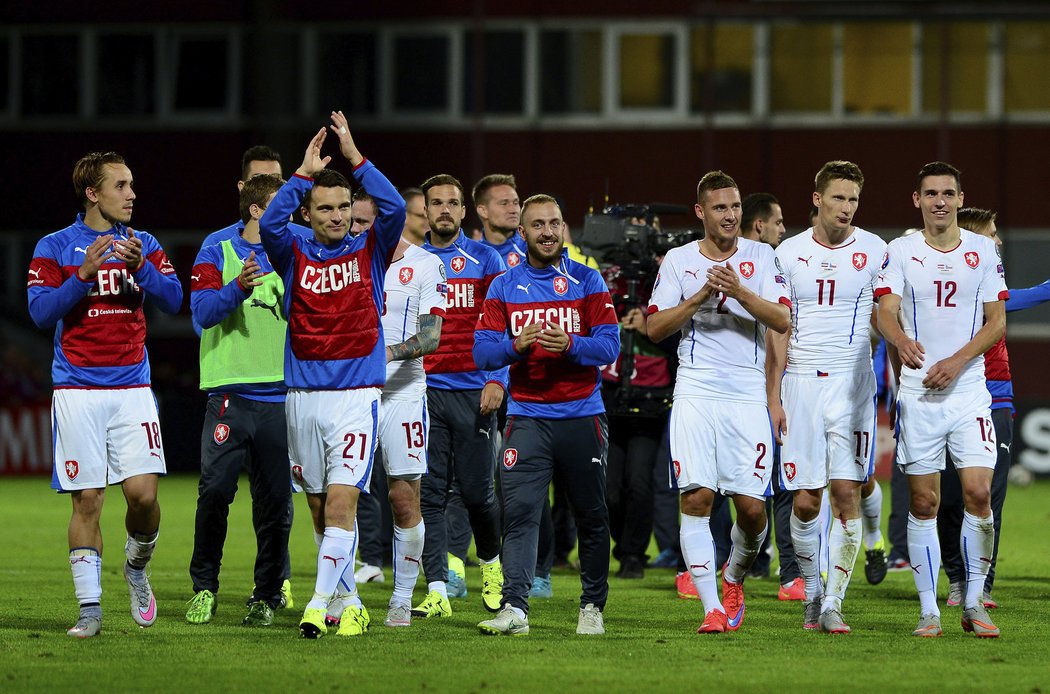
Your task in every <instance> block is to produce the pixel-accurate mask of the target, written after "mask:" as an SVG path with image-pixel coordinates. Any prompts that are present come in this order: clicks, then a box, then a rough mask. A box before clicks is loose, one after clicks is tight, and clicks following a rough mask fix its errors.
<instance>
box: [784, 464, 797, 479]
mask: <svg viewBox="0 0 1050 694" xmlns="http://www.w3.org/2000/svg"><path fill="white" fill-rule="evenodd" d="M797 472H798V470H796V469H795V464H794V463H784V476H785V477H787V478H788V482H791V481H792V480H794V479H795V474H796V473H797Z"/></svg>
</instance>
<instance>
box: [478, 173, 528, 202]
mask: <svg viewBox="0 0 1050 694" xmlns="http://www.w3.org/2000/svg"><path fill="white" fill-rule="evenodd" d="M496 186H510V187H511V188H513V189H514V191H515V192H517V190H518V183H517V181H515V180H514V174H489V175H488V176H483V177H482V178H481V180H480V181H478V182H477V183H475V184H474V191H473V192H472V193H471V195H472V197H473V198H474V204H475V205H484V204H486V203H487V202H488V201H489V191H490V190H492V189H493V188H495V187H496Z"/></svg>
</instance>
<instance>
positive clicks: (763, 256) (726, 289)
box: [646, 171, 790, 633]
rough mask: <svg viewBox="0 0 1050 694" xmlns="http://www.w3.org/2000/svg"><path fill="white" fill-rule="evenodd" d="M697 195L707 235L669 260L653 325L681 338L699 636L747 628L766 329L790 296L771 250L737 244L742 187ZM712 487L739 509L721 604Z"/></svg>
mask: <svg viewBox="0 0 1050 694" xmlns="http://www.w3.org/2000/svg"><path fill="white" fill-rule="evenodd" d="M696 197H697V204H696V208H695V210H696V216H697V217H699V218H700V220H701V221H703V223H704V232H705V235H704V238H703V240H701V241H698V242H692V243H689V244H687V245H685V246H680V247H679V248H675V249H672V250H671V251H669V252H668V253H667V255H665V256H664V260H663V264H662V265H661V266H660V274H659V275H658V277H657V281H656V286H655V287H654V288H653V295H652V299H651V300H650V302H649V314H650V315H649V318H648V321H647V326H646V327H647V330H648V333H649V339H651V340H652V341H654V342H659V341H661V340H663V339H665V338H667V337H668V336H670V335H671V334H673V333H675V332H678V331H680V332H681V333H682V341H681V342H680V343H679V347H678V357H679V360H680V365H679V367H678V375H677V379H676V383H675V393H674V405H673V406H672V408H671V424H670V433H671V458H672V459H673V465H674V472H675V477H676V479H677V484H678V489H679V490H680V491H681V495H682V524H681V542H682V553H683V555H684V556H685V560H686V564H687V565H688V568H689V574H690V576H691V577H692V579H693V583H694V584H695V586H696V589H697V592H698V593H699V594H700V599H701V600H702V601H703V605H704V621H703V624H701V626H700V629H699V630H698V631H699V633H718V632H723V631H726V630H730V631H735V630H736V629H738V628H739V627H740V623H741V622H742V621H743V618H744V590H743V581H744V575H745V574H746V572H747V570H748V568H750V566H751V564H752V563H753V562H754V560H755V556H756V555H757V554H758V550H759V548H760V547H761V546H762V540H763V538H764V536H765V534H766V529H767V524H766V509H765V498H766V497H767V496H769V495H770V494H771V493H772V489H771V484H770V471H771V470H772V467H773V465H772V461H773V436H772V431H771V427H770V422H769V412H768V410H767V408H766V390H765V387H766V378H765V349H766V337H765V332H766V328H767V327H768V328H772V329H773V330H776V331H778V332H783V331H785V330H787V328H788V320H789V316H790V308H789V306H790V301H789V299H788V296H787V286H786V284H785V280H784V278H783V277H781V275H780V273H779V270H778V268H777V263H776V256H775V255H774V254H773V249H772V248H770V247H769V246H768V245H766V244H764V243H757V242H754V241H748V240H747V239H741V238H740V237H739V235H740V213H741V205H740V190H739V188H738V187H737V185H736V182H735V181H733V179H732V178H730V177H729V176H727V175H726V174H724V173H722V172H721V171H712V172H710V173H707V174H705V175H704V177H703V178H701V179H700V183H699V185H698V186H697V191H696ZM716 491H718V492H722V493H723V494H725V495H727V496H731V497H732V498H733V504H734V506H735V507H736V512H737V521H736V524H735V525H734V526H733V530H732V539H733V546H732V550H731V551H730V555H729V561H728V562H727V564H726V566H725V567H723V571H722V601H719V599H718V590H717V588H716V587H715V574H716V572H717V570H718V568H717V567H716V566H714V562H715V555H714V541H713V539H712V537H711V527H710V517H711V504H712V502H713V500H714V494H715V492H716Z"/></svg>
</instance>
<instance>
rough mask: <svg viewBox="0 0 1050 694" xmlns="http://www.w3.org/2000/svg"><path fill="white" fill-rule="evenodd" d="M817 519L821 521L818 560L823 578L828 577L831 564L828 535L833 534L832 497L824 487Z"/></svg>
mask: <svg viewBox="0 0 1050 694" xmlns="http://www.w3.org/2000/svg"><path fill="white" fill-rule="evenodd" d="M817 518H819V519H820V554H819V555H817V558H818V559H819V560H820V574H821V575H822V576H827V575H828V564H830V563H831V558H830V557H829V556H828V535H829V534H830V533H831V521H832V518H831V495H830V494H828V488H827V487H824V492H823V494H821V495H820V513H819V514H817Z"/></svg>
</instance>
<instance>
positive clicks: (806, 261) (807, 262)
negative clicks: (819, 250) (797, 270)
mask: <svg viewBox="0 0 1050 694" xmlns="http://www.w3.org/2000/svg"><path fill="white" fill-rule="evenodd" d="M798 259H799V260H801V261H802V262H803V263H805V264H806V267H809V261H811V260H813V256H809V257H808V258H803V257H802V256H799V257H798Z"/></svg>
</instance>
